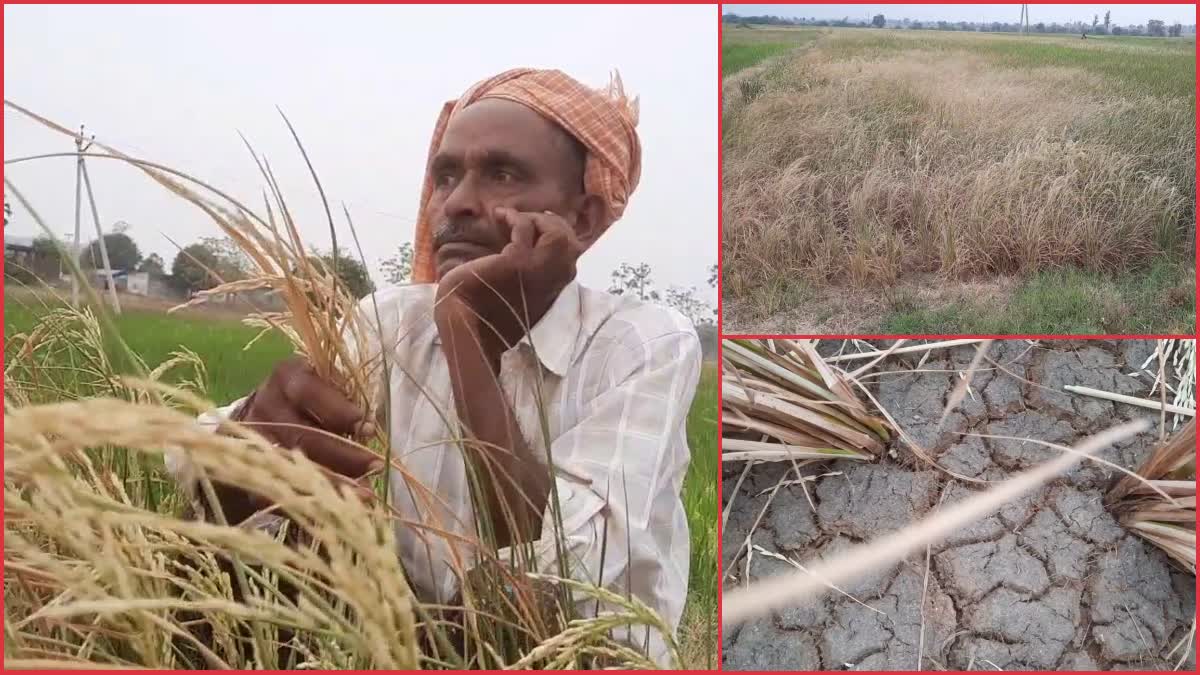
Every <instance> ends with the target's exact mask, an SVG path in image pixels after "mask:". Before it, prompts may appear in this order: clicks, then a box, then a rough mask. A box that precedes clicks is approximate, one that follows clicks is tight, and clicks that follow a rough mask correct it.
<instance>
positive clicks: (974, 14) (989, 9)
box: [725, 4, 1196, 26]
mask: <svg viewBox="0 0 1200 675" xmlns="http://www.w3.org/2000/svg"><path fill="white" fill-rule="evenodd" d="M1106 11H1110V12H1112V17H1111V18H1112V22H1113V23H1114V24H1117V25H1121V26H1127V25H1130V24H1145V23H1146V21H1147V20H1149V19H1161V20H1163V21H1166V22H1167V23H1168V24H1172V23H1181V24H1184V25H1188V24H1194V23H1196V6H1195V5H1194V4H1187V5H1101V4H1091V5H1089V4H1082V5H1030V6H1029V23H1031V24H1035V23H1038V22H1039V21H1040V22H1043V23H1052V22H1058V23H1066V22H1069V21H1087V22H1088V23H1091V21H1092V17H1093V16H1095V15H1097V14H1098V15H1100V20H1101V21H1103V20H1104V12H1106ZM725 12H726V13H729V12H732V13H734V14H742V15H746V16H755V15H764V14H765V15H770V16H783V17H802V16H803V17H815V18H817V19H840V18H842V17H846V16H848V17H850V18H851V19H859V18H867V19H869V18H870V16H873V15H875V14H883V15H884V16H886V17H887V18H889V19H903V18H905V17H908V18H909V19H916V20H919V21H1006V22H1011V23H1017V22H1018V21H1020V18H1021V6H1020V5H1019V4H1017V5H982V4H981V5H886V4H874V5H725Z"/></svg>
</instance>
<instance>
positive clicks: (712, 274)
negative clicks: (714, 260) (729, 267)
mask: <svg viewBox="0 0 1200 675" xmlns="http://www.w3.org/2000/svg"><path fill="white" fill-rule="evenodd" d="M718 274H720V272H718V271H717V266H716V265H712V266H711V267H709V268H708V285H709V286H711V287H712V288H716V287H717V275H718Z"/></svg>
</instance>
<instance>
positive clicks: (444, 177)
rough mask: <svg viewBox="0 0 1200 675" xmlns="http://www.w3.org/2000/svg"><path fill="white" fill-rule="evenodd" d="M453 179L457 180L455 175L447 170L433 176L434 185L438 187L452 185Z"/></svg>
mask: <svg viewBox="0 0 1200 675" xmlns="http://www.w3.org/2000/svg"><path fill="white" fill-rule="evenodd" d="M455 180H457V177H456V176H455V175H454V174H452V173H449V172H442V173H439V174H435V175H434V177H433V182H434V185H436V186H437V187H440V188H447V187H453V186H454V182H455Z"/></svg>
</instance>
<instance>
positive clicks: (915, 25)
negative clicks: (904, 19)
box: [909, 21, 925, 30]
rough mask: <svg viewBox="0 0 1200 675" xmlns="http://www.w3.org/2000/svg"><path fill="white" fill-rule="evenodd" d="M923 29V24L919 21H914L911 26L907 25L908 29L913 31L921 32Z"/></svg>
mask: <svg viewBox="0 0 1200 675" xmlns="http://www.w3.org/2000/svg"><path fill="white" fill-rule="evenodd" d="M924 27H925V24H923V23H921V22H920V21H914V22H912V23H911V24H909V28H911V29H913V30H921V29H922V28H924Z"/></svg>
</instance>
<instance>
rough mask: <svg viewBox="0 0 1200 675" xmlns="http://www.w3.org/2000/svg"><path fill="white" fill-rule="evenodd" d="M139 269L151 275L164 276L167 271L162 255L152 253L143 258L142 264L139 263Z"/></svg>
mask: <svg viewBox="0 0 1200 675" xmlns="http://www.w3.org/2000/svg"><path fill="white" fill-rule="evenodd" d="M137 271H139V272H146V273H148V274H150V276H162V275H163V274H165V273H166V265H164V264H163V259H162V257H161V256H159V255H158V254H157V253H151V254H150V255H148V256H146V258H145V259H144V260H142V264H140V265H138V268H137Z"/></svg>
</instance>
